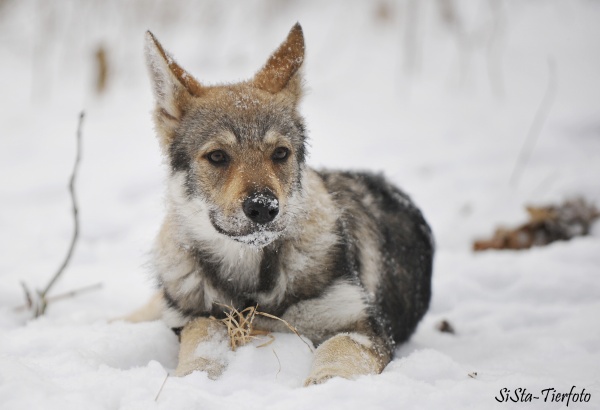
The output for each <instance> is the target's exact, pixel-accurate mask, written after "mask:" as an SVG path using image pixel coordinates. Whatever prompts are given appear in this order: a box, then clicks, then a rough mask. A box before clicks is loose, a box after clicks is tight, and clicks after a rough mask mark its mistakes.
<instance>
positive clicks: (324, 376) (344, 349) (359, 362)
mask: <svg viewBox="0 0 600 410" xmlns="http://www.w3.org/2000/svg"><path fill="white" fill-rule="evenodd" d="M384 366H385V364H384V363H383V361H382V358H381V357H379V355H377V353H376V352H375V350H374V349H373V346H372V343H371V342H370V341H369V340H368V339H367V338H366V337H364V336H360V335H349V334H339V335H337V336H334V337H332V338H331V339H329V340H327V341H326V342H325V343H323V344H322V345H321V346H319V348H318V349H317V351H316V352H315V360H314V362H313V366H312V370H311V372H310V375H309V376H308V379H306V380H305V381H304V386H310V385H313V384H321V383H325V382H326V381H327V380H329V379H331V378H333V377H343V378H344V379H354V378H356V377H357V376H362V375H366V374H378V373H381V371H382V370H383V367H384Z"/></svg>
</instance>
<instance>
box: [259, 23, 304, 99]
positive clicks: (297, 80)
mask: <svg viewBox="0 0 600 410" xmlns="http://www.w3.org/2000/svg"><path fill="white" fill-rule="evenodd" d="M303 62H304V34H302V27H300V24H299V23H296V25H294V27H292V29H291V30H290V33H289V34H288V36H287V38H286V39H285V41H284V42H283V43H281V45H280V46H279V48H278V49H277V50H275V52H274V53H273V54H271V57H269V59H268V60H267V63H266V64H265V66H264V67H263V68H261V69H260V71H259V72H258V73H256V75H255V76H254V79H253V80H252V82H253V84H254V86H255V87H257V88H260V89H262V90H265V91H268V92H270V93H272V94H275V93H278V92H280V91H284V90H285V91H288V92H291V93H292V94H293V95H294V96H295V97H296V99H298V98H299V97H300V95H301V93H302V76H301V73H300V71H299V69H300V67H301V66H302V63H303Z"/></svg>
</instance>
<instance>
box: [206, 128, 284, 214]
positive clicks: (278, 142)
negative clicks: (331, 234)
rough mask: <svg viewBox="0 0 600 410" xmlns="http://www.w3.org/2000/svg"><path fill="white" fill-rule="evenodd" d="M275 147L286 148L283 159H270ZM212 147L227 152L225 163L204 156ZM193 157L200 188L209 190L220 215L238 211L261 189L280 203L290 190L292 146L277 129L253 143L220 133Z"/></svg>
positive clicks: (281, 205)
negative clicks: (275, 160) (269, 193)
mask: <svg viewBox="0 0 600 410" xmlns="http://www.w3.org/2000/svg"><path fill="white" fill-rule="evenodd" d="M278 147H285V148H287V149H288V150H290V155H289V156H288V159H287V161H285V162H274V161H273V159H272V155H273V152H274V151H275V149H276V148H278ZM216 150H221V151H224V152H225V153H226V154H227V155H228V157H229V163H228V164H227V165H224V166H215V165H213V164H211V163H210V161H209V160H208V159H207V157H208V155H209V154H210V153H211V152H213V151H216ZM196 161H197V172H198V177H199V179H200V180H201V184H202V186H203V188H204V192H205V193H208V194H209V196H210V198H211V200H212V201H213V203H215V204H216V205H217V206H218V207H219V208H220V209H221V210H222V211H223V214H224V216H231V215H234V214H235V213H236V212H239V210H240V208H241V206H242V203H243V202H244V200H245V199H246V198H247V197H248V196H250V195H251V194H253V193H256V192H263V191H265V190H268V191H271V192H272V193H273V194H274V195H275V196H276V197H277V199H278V201H279V205H280V207H284V206H285V202H286V198H287V196H288V195H289V193H290V190H291V182H292V179H291V174H292V172H293V166H294V165H293V147H292V145H291V144H290V143H289V141H287V140H286V139H285V137H283V136H281V135H279V134H278V133H276V132H273V131H271V132H269V133H268V134H267V136H266V137H265V138H264V140H263V141H260V142H257V143H252V142H249V141H248V142H245V143H238V142H237V141H235V138H234V137H232V136H231V135H229V136H228V137H221V136H220V137H218V138H216V139H215V140H214V141H211V142H210V143H209V144H207V145H206V146H205V147H202V149H201V150H200V152H199V155H198V158H197V159H196ZM207 191H208V192H207Z"/></svg>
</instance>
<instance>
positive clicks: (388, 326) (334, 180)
mask: <svg viewBox="0 0 600 410" xmlns="http://www.w3.org/2000/svg"><path fill="white" fill-rule="evenodd" d="M304 52H305V47H304V35H303V32H302V28H301V27H300V25H299V24H296V25H295V26H294V27H293V28H292V29H291V31H290V32H289V34H288V36H287V38H286V40H285V41H284V42H283V43H282V44H281V45H280V46H279V48H277V50H275V52H273V54H272V55H271V56H270V57H269V58H268V60H267V62H266V64H265V65H264V66H263V67H262V68H261V69H260V70H259V71H258V72H257V73H256V74H255V75H254V77H253V78H252V79H250V80H248V81H244V82H239V83H235V84H224V85H212V86H208V85H205V84H201V83H200V82H198V81H197V80H196V79H194V77H192V76H191V75H190V74H189V73H188V72H186V71H185V70H184V69H183V68H182V67H181V66H180V65H178V64H177V62H175V60H174V59H173V58H172V57H171V56H170V55H169V54H168V53H167V52H166V51H165V49H164V48H163V47H162V45H161V44H160V43H159V42H158V40H157V39H156V38H155V37H154V35H153V34H152V33H150V32H147V33H146V46H145V55H146V62H147V66H148V70H149V73H150V78H151V82H152V88H153V93H154V98H155V102H156V106H155V110H154V113H153V117H154V123H155V128H156V134H157V136H158V140H159V143H160V146H161V149H162V152H163V154H164V157H165V158H166V160H167V163H168V166H169V175H168V182H167V185H168V186H167V212H166V217H165V219H164V222H163V224H162V228H161V229H160V232H159V234H158V237H157V240H156V244H155V247H154V251H153V263H152V265H153V271H154V274H155V277H156V280H157V283H158V288H159V290H158V293H157V295H156V296H155V297H154V298H153V300H152V301H151V302H150V303H149V304H148V305H147V306H145V307H144V308H142V309H140V310H139V311H137V312H134V314H132V315H131V316H130V317H129V319H130V320H131V321H141V320H148V319H156V318H158V317H161V318H162V319H163V320H164V321H165V322H166V323H167V325H168V326H170V327H172V328H174V329H180V340H181V348H180V352H179V364H178V367H177V369H176V374H178V375H185V374H188V373H190V372H192V371H194V370H203V371H206V372H207V373H208V375H209V377H211V378H216V377H218V376H219V374H220V373H221V372H222V371H223V369H224V368H225V366H226V363H223V361H222V359H220V358H219V357H217V356H215V357H211V354H210V353H208V354H206V355H202V356H201V357H200V356H198V355H197V353H196V352H197V351H198V350H197V348H198V346H199V345H201V344H202V343H206V342H207V341H209V340H213V341H214V340H222V343H227V342H226V335H225V328H224V326H222V324H220V323H219V322H218V321H215V320H212V319H211V317H212V318H217V319H218V318H223V317H225V311H226V309H224V308H223V304H226V305H230V306H232V307H235V308H236V309H238V310H240V311H241V310H242V309H244V308H246V307H250V306H259V308H260V310H261V311H263V312H267V313H269V314H271V315H274V316H277V317H279V318H282V319H284V320H285V321H287V322H288V323H290V324H292V325H293V326H295V327H296V328H297V329H298V331H299V332H300V333H301V334H302V335H303V336H305V337H307V338H308V339H310V340H311V341H312V342H313V343H314V344H315V346H317V349H316V351H315V357H314V362H313V364H312V368H311V371H310V374H309V375H308V377H307V379H306V382H305V384H306V385H311V384H319V383H323V382H324V381H326V380H328V379H330V378H332V377H343V378H348V379H353V378H356V377H357V376H360V375H365V374H377V373H380V372H381V371H382V370H383V369H384V367H385V366H386V365H387V364H388V363H389V362H390V361H391V359H392V357H393V353H394V350H395V347H396V346H397V345H398V344H399V343H402V342H405V341H406V340H407V339H408V338H409V337H410V335H411V334H412V333H413V332H414V330H415V328H416V326H417V324H418V323H419V321H420V320H421V318H422V317H423V315H424V314H425V312H426V311H427V308H428V306H429V301H430V297H431V274H432V262H433V254H434V241H433V236H432V232H431V229H430V228H429V226H428V224H427V222H426V221H425V219H424V218H423V216H422V214H421V212H420V210H419V209H418V208H417V207H416V206H415V205H414V203H413V202H412V201H411V200H410V198H409V197H408V196H407V195H406V194H405V193H404V192H402V191H401V190H400V189H398V188H396V187H395V186H394V185H393V184H391V183H390V182H389V181H387V180H386V179H385V178H384V177H383V176H381V175H379V174H372V173H368V172H339V171H325V170H321V171H316V170H314V169H311V168H309V167H308V166H307V165H306V156H307V148H306V145H307V143H306V139H307V136H306V127H305V125H304V119H303V117H302V116H301V115H300V113H299V108H298V107H299V102H300V100H301V97H302V89H303V77H302V65H303V61H304ZM254 325H255V327H257V328H259V329H261V330H264V331H268V332H285V331H289V330H288V328H287V327H286V325H285V324H284V323H282V322H280V321H277V320H272V319H269V318H265V317H256V320H255V322H254ZM215 338H216V339H215Z"/></svg>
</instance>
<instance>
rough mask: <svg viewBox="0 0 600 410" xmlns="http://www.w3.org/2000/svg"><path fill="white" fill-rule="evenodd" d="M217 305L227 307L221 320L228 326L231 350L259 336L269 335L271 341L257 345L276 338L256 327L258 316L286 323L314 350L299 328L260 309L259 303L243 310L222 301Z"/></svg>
mask: <svg viewBox="0 0 600 410" xmlns="http://www.w3.org/2000/svg"><path fill="white" fill-rule="evenodd" d="M217 305H219V306H222V307H223V308H225V309H226V310H223V312H224V313H225V316H226V317H225V319H221V320H220V322H222V323H223V324H225V326H226V327H227V334H228V335H229V341H230V345H231V350H233V351H235V350H236V349H237V348H238V347H240V346H244V345H246V344H248V343H250V342H251V341H252V340H254V339H255V338H256V337H257V336H268V337H269V338H270V340H269V341H267V342H265V343H263V344H261V345H258V346H257V347H265V346H268V345H270V344H271V343H273V341H274V340H275V337H274V336H273V335H272V334H271V333H270V332H267V331H264V330H260V329H255V328H254V319H255V318H256V316H263V317H267V318H269V319H274V320H279V321H280V322H282V323H283V324H285V325H286V327H287V328H288V329H290V331H292V333H294V334H295V335H296V336H298V337H299V338H300V340H302V342H303V343H304V344H305V345H306V346H308V348H309V349H310V351H311V352H312V351H313V348H312V346H310V345H309V344H308V343H306V341H305V340H304V339H302V337H301V336H300V333H298V330H297V329H296V328H295V327H294V326H292V325H291V324H289V323H288V322H287V321H285V320H284V319H282V318H280V317H277V316H275V315H271V314H270V313H266V312H261V311H259V310H258V305H257V306H249V307H247V308H246V309H244V310H242V311H239V310H237V309H236V308H234V307H233V306H230V305H225V304H222V303H217Z"/></svg>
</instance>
